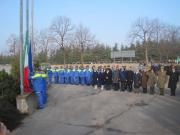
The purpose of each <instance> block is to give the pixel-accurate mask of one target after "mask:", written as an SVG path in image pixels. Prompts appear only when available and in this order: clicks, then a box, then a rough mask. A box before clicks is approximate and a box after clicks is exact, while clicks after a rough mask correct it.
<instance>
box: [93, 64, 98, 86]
mask: <svg viewBox="0 0 180 135" xmlns="http://www.w3.org/2000/svg"><path fill="white" fill-rule="evenodd" d="M92 70H93V71H92V86H94V88H95V89H97V84H98V72H97V69H96V67H95V66H94V67H93V68H92Z"/></svg>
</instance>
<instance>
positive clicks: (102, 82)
mask: <svg viewBox="0 0 180 135" xmlns="http://www.w3.org/2000/svg"><path fill="white" fill-rule="evenodd" d="M99 79H100V81H101V90H104V80H105V78H104V68H102V67H101V72H100V78H99Z"/></svg>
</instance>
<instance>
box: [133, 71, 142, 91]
mask: <svg viewBox="0 0 180 135" xmlns="http://www.w3.org/2000/svg"><path fill="white" fill-rule="evenodd" d="M140 72H141V71H139V70H138V71H136V72H135V73H134V89H135V90H136V92H137V91H138V90H139V88H140V86H141V78H142V76H141V74H140Z"/></svg>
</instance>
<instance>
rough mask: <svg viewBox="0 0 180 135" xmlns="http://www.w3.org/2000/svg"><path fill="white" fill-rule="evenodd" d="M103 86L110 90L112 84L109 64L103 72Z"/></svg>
mask: <svg viewBox="0 0 180 135" xmlns="http://www.w3.org/2000/svg"><path fill="white" fill-rule="evenodd" d="M104 78H105V81H104V87H105V89H106V90H111V85H112V70H111V69H110V66H108V67H107V68H106V70H105V73H104Z"/></svg>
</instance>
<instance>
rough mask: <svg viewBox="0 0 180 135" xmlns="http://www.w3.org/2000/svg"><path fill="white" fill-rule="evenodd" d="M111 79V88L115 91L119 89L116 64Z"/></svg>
mask: <svg viewBox="0 0 180 135" xmlns="http://www.w3.org/2000/svg"><path fill="white" fill-rule="evenodd" d="M112 81H113V89H114V90H115V91H117V90H119V66H118V65H117V66H116V69H114V71H113V74H112Z"/></svg>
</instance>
